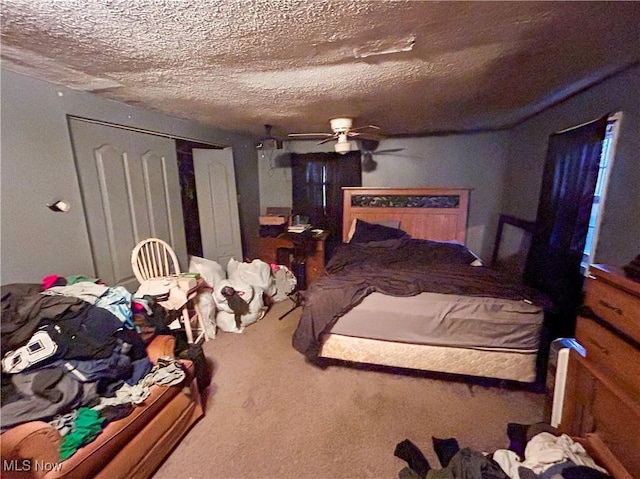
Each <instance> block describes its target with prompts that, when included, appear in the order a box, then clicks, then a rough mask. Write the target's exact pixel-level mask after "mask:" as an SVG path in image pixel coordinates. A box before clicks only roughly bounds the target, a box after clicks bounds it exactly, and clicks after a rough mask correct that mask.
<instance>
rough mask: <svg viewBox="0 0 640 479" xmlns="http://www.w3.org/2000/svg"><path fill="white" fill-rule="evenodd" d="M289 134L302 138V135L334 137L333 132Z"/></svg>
mask: <svg viewBox="0 0 640 479" xmlns="http://www.w3.org/2000/svg"><path fill="white" fill-rule="evenodd" d="M287 136H290V137H298V138H302V137H307V138H308V137H313V138H316V137H319V136H320V137H325V136H326V137H330V138H332V137H333V133H289V134H288V135H287Z"/></svg>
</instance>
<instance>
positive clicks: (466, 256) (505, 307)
mask: <svg viewBox="0 0 640 479" xmlns="http://www.w3.org/2000/svg"><path fill="white" fill-rule="evenodd" d="M469 192H470V191H469V189H467V188H344V189H343V201H344V204H343V206H344V208H343V211H344V217H343V226H344V228H343V229H344V234H343V242H344V243H343V245H341V246H340V247H339V248H338V249H337V250H336V253H335V254H334V256H333V257H332V258H331V260H330V261H329V262H328V264H327V275H326V276H324V277H322V278H320V279H319V280H318V281H316V282H314V283H313V284H312V285H310V287H309V288H308V290H307V291H306V292H305V302H304V307H303V311H302V315H301V318H300V321H299V324H298V327H297V328H296V331H295V333H294V337H293V346H294V348H295V349H297V350H298V351H299V352H301V353H303V354H305V355H306V356H307V357H308V358H309V359H316V358H332V359H337V360H343V361H349V362H357V363H367V364H375V365H382V366H391V367H400V368H409V369H418V370H427V371H434V372H442V373H452V374H461V375H471V376H481V377H490V378H499V379H506V380H514V381H519V382H533V381H535V379H536V372H537V371H536V362H537V353H538V349H539V343H540V335H541V330H542V322H543V318H544V311H545V309H546V308H548V307H550V304H549V302H548V300H547V299H546V297H544V296H543V295H542V294H540V293H538V292H537V291H535V290H532V289H530V288H527V287H526V286H524V285H522V284H520V283H516V282H513V281H510V280H509V278H507V277H505V276H503V275H501V274H499V273H498V272H497V271H495V270H492V269H491V268H487V267H485V266H483V265H478V264H479V261H478V258H477V257H476V256H475V255H473V253H471V252H470V251H469V250H468V249H467V248H466V247H464V246H463V245H464V244H465V241H466V228H467V212H468V206H469ZM355 220H359V221H355ZM354 225H356V227H355V228H354V227H353V226H354ZM365 225H366V226H365ZM372 225H373V226H372ZM392 226H398V228H397V229H396V228H393V227H392ZM354 229H355V231H354ZM379 233H381V234H379ZM407 235H408V236H407ZM349 239H351V241H350V242H348V241H349ZM356 239H357V241H356V242H355V243H354V241H355V240H356ZM369 239H370V240H371V241H368V240H369Z"/></svg>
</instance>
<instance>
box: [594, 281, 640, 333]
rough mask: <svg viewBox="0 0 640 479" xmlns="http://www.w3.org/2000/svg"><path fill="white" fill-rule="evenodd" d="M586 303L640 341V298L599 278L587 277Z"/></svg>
mask: <svg viewBox="0 0 640 479" xmlns="http://www.w3.org/2000/svg"><path fill="white" fill-rule="evenodd" d="M584 304H585V305H586V306H589V307H590V308H591V309H592V310H593V312H594V313H595V314H596V315H597V316H599V317H600V318H602V319H603V320H605V321H606V322H608V323H609V324H611V325H612V326H613V327H614V328H616V329H618V330H619V331H621V332H623V333H625V334H626V335H628V336H630V337H632V338H633V339H635V340H636V341H638V342H640V298H638V297H637V296H635V295H633V294H631V293H628V292H627V291H624V290H622V289H619V288H616V287H615V286H613V285H611V284H609V283H607V282H606V281H604V280H601V279H599V278H587V282H586V294H585V299H584Z"/></svg>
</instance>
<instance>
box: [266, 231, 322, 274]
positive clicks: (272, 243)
mask: <svg viewBox="0 0 640 479" xmlns="http://www.w3.org/2000/svg"><path fill="white" fill-rule="evenodd" d="M293 234H296V233H282V234H281V235H280V236H278V237H276V238H271V237H266V238H260V241H259V248H258V256H259V257H260V259H261V260H262V261H265V262H266V263H279V264H284V265H285V266H287V267H289V268H291V263H290V261H283V262H280V261H278V259H280V260H281V261H282V258H278V249H279V248H283V249H288V250H293V249H294V247H295V245H294V242H293V239H292V236H291V235H293ZM328 236H329V232H328V231H324V232H323V233H321V234H319V235H310V236H309V237H308V238H307V241H308V242H309V247H308V249H307V251H306V255H305V256H306V257H305V267H306V274H307V284H310V283H312V282H313V281H314V280H316V279H317V278H318V277H319V276H321V275H322V274H324V243H325V241H326V239H327V238H328Z"/></svg>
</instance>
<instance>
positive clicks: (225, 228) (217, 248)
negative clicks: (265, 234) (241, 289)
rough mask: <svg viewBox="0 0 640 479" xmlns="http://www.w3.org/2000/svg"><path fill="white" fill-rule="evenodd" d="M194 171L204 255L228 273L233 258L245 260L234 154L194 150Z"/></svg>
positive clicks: (221, 151)
mask: <svg viewBox="0 0 640 479" xmlns="http://www.w3.org/2000/svg"><path fill="white" fill-rule="evenodd" d="M193 169H194V172H195V176H196V194H197V196H198V214H199V217H200V230H201V232H202V251H203V255H204V257H205V258H207V259H210V260H213V261H216V262H218V263H219V264H220V265H222V267H223V268H225V269H226V267H227V263H228V262H229V259H230V258H235V259H236V260H238V261H242V259H243V258H242V239H241V236H240V217H239V215H238V195H237V190H236V175H235V170H234V166H233V152H232V150H231V148H225V149H223V150H205V149H199V148H194V149H193Z"/></svg>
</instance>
